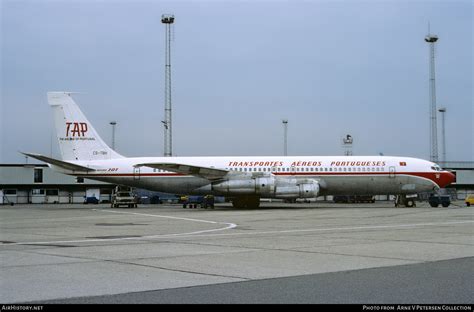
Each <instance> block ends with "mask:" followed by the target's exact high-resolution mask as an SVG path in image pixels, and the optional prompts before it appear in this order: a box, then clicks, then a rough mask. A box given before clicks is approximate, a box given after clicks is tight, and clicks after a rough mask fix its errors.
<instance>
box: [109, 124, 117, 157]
mask: <svg viewBox="0 0 474 312" xmlns="http://www.w3.org/2000/svg"><path fill="white" fill-rule="evenodd" d="M110 125H111V126H112V149H113V150H114V151H115V125H117V122H116V121H111V122H110Z"/></svg>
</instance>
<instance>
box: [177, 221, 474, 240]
mask: <svg viewBox="0 0 474 312" xmlns="http://www.w3.org/2000/svg"><path fill="white" fill-rule="evenodd" d="M467 223H474V220H469V221H447V222H439V223H413V224H392V225H390V224H389V225H370V226H355V227H339V228H318V229H299V230H279V231H260V232H245V233H226V234H204V235H195V236H197V237H218V236H244V235H265V234H288V233H290V234H291V233H305V232H306V233H308V232H329V231H357V230H380V229H403V228H415V227H428V226H443V225H456V224H467ZM180 237H186V236H184V235H183V236H180Z"/></svg>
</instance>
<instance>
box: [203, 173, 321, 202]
mask: <svg viewBox="0 0 474 312" xmlns="http://www.w3.org/2000/svg"><path fill="white" fill-rule="evenodd" d="M212 190H213V191H216V192H219V193H222V194H224V195H256V196H260V197H267V198H315V197H318V194H319V190H320V187H319V183H318V181H316V180H305V181H297V180H296V179H286V178H278V179H277V178H275V177H274V176H266V177H255V178H247V179H235V180H227V181H222V182H218V183H215V184H212Z"/></svg>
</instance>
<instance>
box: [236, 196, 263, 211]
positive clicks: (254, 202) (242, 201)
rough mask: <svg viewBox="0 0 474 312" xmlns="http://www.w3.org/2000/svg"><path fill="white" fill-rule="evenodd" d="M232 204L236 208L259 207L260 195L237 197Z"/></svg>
mask: <svg viewBox="0 0 474 312" xmlns="http://www.w3.org/2000/svg"><path fill="white" fill-rule="evenodd" d="M232 206H233V207H234V208H244V209H250V208H258V207H259V206H260V197H257V196H245V197H235V198H234V199H233V200H232Z"/></svg>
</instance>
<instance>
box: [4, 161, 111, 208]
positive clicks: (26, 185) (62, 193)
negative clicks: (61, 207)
mask: <svg viewBox="0 0 474 312" xmlns="http://www.w3.org/2000/svg"><path fill="white" fill-rule="evenodd" d="M114 188H115V185H113V184H109V183H104V182H99V181H94V180H89V179H82V178H76V177H73V176H68V175H65V174H61V173H58V172H56V171H54V170H52V169H51V168H49V167H48V165H45V164H0V204H9V203H13V204H43V203H61V204H76V203H77V204H79V203H80V204H82V203H84V199H85V197H86V196H87V197H96V198H97V199H99V200H100V201H101V202H103V201H105V202H107V201H110V200H111V196H112V190H113V189H114Z"/></svg>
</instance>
